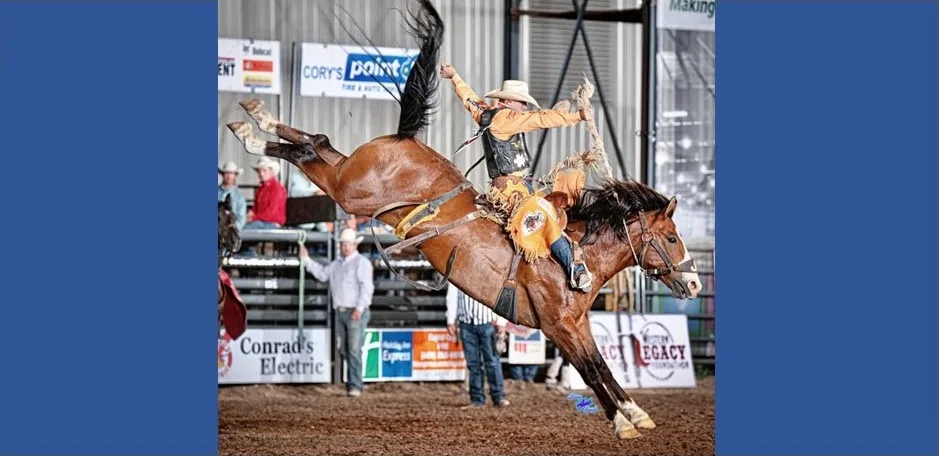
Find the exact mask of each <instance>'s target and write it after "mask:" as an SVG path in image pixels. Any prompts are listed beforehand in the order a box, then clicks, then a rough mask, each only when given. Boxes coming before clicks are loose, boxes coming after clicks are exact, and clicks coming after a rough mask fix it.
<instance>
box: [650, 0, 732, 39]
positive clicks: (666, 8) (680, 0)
mask: <svg viewBox="0 0 939 456" xmlns="http://www.w3.org/2000/svg"><path fill="white" fill-rule="evenodd" d="M655 9H656V16H657V20H656V23H655V25H656V27H658V28H661V29H672V30H696V31H699V32H713V31H714V22H715V15H716V12H717V0H710V1H703V0H659V2H658V3H657V4H656V8H655Z"/></svg>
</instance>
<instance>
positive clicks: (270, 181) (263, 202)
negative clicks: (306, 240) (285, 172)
mask: <svg viewBox="0 0 939 456" xmlns="http://www.w3.org/2000/svg"><path fill="white" fill-rule="evenodd" d="M253 168H254V170H255V171H256V172H257V173H258V181H259V182H260V183H261V185H260V186H258V189H257V190H255V191H254V208H252V210H251V212H250V213H248V223H247V224H245V229H249V230H252V229H253V230H264V229H277V228H280V227H282V226H283V225H284V223H287V189H286V188H284V185H283V184H281V183H280V181H279V180H277V175H278V173H280V163H278V162H277V161H276V160H271V159H270V158H267V157H261V159H260V160H258V161H257V162H256V163H255V164H254V166H253Z"/></svg>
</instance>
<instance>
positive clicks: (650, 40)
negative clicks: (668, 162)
mask: <svg viewBox="0 0 939 456" xmlns="http://www.w3.org/2000/svg"><path fill="white" fill-rule="evenodd" d="M655 33H656V30H655V0H644V1H643V2H642V87H641V89H640V90H641V91H642V94H641V96H642V103H641V105H642V115H641V116H640V123H639V135H640V136H639V149H640V153H641V154H642V161H643V167H642V173H641V180H642V182H644V183H645V184H646V185H648V186H650V187H653V186H654V185H655V182H654V181H655V101H654V98H655V79H654V77H655V49H656V47H655Z"/></svg>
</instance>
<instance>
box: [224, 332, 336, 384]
mask: <svg viewBox="0 0 939 456" xmlns="http://www.w3.org/2000/svg"><path fill="white" fill-rule="evenodd" d="M298 335H299V332H298V330H296V329H248V330H247V331H245V333H244V334H242V335H241V337H239V338H238V340H231V337H229V336H228V335H227V334H224V335H223V336H222V337H219V339H218V383H219V384H254V383H329V381H330V378H331V377H330V362H329V353H330V345H329V333H328V331H327V330H326V329H325V328H308V329H304V330H303V335H304V338H303V340H302V341H301V340H298V339H297V336H298Z"/></svg>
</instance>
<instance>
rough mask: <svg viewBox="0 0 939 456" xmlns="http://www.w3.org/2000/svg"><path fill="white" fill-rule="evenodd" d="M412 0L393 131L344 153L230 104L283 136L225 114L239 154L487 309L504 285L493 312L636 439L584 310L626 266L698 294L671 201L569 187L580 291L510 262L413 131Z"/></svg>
mask: <svg viewBox="0 0 939 456" xmlns="http://www.w3.org/2000/svg"><path fill="white" fill-rule="evenodd" d="M419 1H420V4H421V8H420V9H419V10H418V11H417V12H416V13H415V12H409V15H408V18H407V20H406V25H407V28H408V29H409V32H410V34H411V35H412V36H413V37H414V38H415V39H416V41H417V42H418V45H419V51H420V53H419V55H418V57H417V59H416V61H415V63H414V66H413V67H412V69H411V72H410V74H409V75H408V78H407V81H406V83H405V86H404V89H403V90H402V91H400V97H395V98H396V101H397V102H398V104H399V107H400V117H399V120H398V128H397V131H396V132H395V133H394V134H389V135H385V136H380V137H377V138H375V139H373V140H371V141H369V142H367V143H365V144H363V145H361V146H359V147H358V148H357V149H355V150H354V151H353V152H352V153H351V154H349V155H348V156H347V155H345V154H342V153H340V152H339V151H337V150H336V149H334V148H333V147H332V146H331V145H330V142H329V138H327V137H326V135H323V134H312V133H307V132H304V131H301V130H299V129H297V128H294V127H291V126H288V125H285V124H283V123H281V122H280V121H279V120H277V119H276V118H275V117H274V116H273V115H272V114H271V113H270V112H269V111H268V110H267V109H265V108H264V105H263V104H262V102H261V101H260V100H258V99H249V100H245V101H242V102H240V105H241V106H242V108H244V110H245V112H246V113H247V114H248V115H249V116H250V117H251V118H252V119H253V120H254V123H255V124H256V125H257V126H258V128H259V129H260V130H261V131H263V132H266V133H269V134H273V135H276V136H278V137H279V138H280V139H283V140H285V141H287V142H286V143H284V142H275V141H265V140H262V139H261V138H260V137H258V136H257V135H256V134H255V133H254V130H253V126H252V124H251V123H248V122H232V123H229V124H228V128H229V129H230V130H231V131H232V132H233V133H234V134H235V136H236V137H238V139H239V141H241V142H242V144H243V146H244V147H245V149H246V150H247V152H248V153H251V154H255V155H266V156H269V157H274V158H280V159H284V160H287V161H288V162H290V163H292V164H293V165H294V166H296V167H298V168H300V169H301V170H302V171H303V173H304V174H306V176H308V177H309V178H310V179H311V180H312V181H313V182H314V183H315V184H316V185H317V186H318V187H319V188H320V189H322V190H323V191H324V192H325V193H326V194H327V195H329V196H330V197H331V198H332V199H333V200H335V201H336V203H337V204H339V206H340V207H342V209H343V210H344V211H346V212H348V213H350V214H354V215H362V216H373V218H377V219H378V220H380V221H382V222H384V223H386V224H388V225H390V226H393V227H396V232H398V233H401V234H402V235H403V236H399V237H401V238H402V241H401V242H400V243H398V244H396V245H394V246H392V247H390V248H389V250H388V251H389V252H391V251H393V250H395V249H396V248H397V251H400V250H401V249H403V248H404V247H406V246H416V247H417V248H418V249H419V251H420V252H421V253H422V254H423V256H424V257H425V258H426V259H427V261H429V262H430V264H431V265H432V266H433V267H434V269H436V271H437V272H439V273H441V274H442V275H443V279H444V280H445V281H449V282H450V283H452V284H453V285H455V286H457V287H458V288H459V289H461V290H463V291H464V292H465V293H466V294H467V295H469V296H471V297H472V298H474V299H476V300H478V301H479V302H481V303H483V304H485V305H486V306H488V307H490V308H492V309H494V310H495V311H496V312H497V313H500V309H499V308H498V307H499V306H498V305H497V303H498V302H499V301H500V297H502V298H504V297H505V294H506V290H509V291H511V293H513V300H514V303H513V304H514V306H513V307H514V308H513V309H512V312H505V309H501V314H502V316H503V317H506V318H508V319H510V320H511V321H513V322H515V323H518V324H521V325H524V326H527V327H530V328H540V329H541V330H542V331H543V332H544V334H545V335H546V336H547V337H549V338H551V340H552V341H554V343H555V344H556V345H557V346H558V348H559V349H560V350H561V352H562V353H563V355H564V357H565V358H566V359H568V360H569V361H570V363H571V364H573V365H574V367H575V368H576V369H577V371H578V372H579V373H580V375H581V376H582V377H583V378H584V380H585V382H586V383H587V384H588V385H589V386H590V388H591V389H592V390H593V391H594V393H595V394H596V397H597V400H598V402H599V403H600V404H601V406H602V407H603V410H604V411H605V413H606V417H607V419H609V420H610V421H612V423H613V425H614V428H615V431H614V432H615V435H616V436H618V437H619V438H622V439H631V438H636V437H640V435H641V434H640V432H639V430H638V429H653V428H654V427H655V422H654V421H653V420H652V418H650V416H649V414H648V413H646V411H644V410H643V409H642V408H640V407H639V406H638V405H637V404H636V402H635V401H634V400H633V399H632V398H630V396H629V395H628V394H627V393H626V391H624V390H623V388H622V387H621V386H620V385H619V384H618V383H617V382H616V380H615V379H614V377H613V374H612V373H611V372H610V369H609V366H607V364H606V363H605V362H604V360H603V357H602V356H601V355H600V351H599V350H598V349H597V346H596V344H595V342H594V338H593V335H592V334H591V331H590V323H589V320H588V315H587V312H588V310H589V308H590V306H591V303H593V302H594V299H595V298H596V296H597V293H598V292H599V290H600V288H601V286H602V285H603V284H604V283H606V282H607V281H608V280H609V279H610V278H611V277H613V276H614V275H616V274H617V273H618V272H619V271H622V270H623V269H625V268H627V267H630V266H639V267H640V268H642V269H643V270H645V272H646V274H648V275H649V276H651V277H653V278H655V279H658V280H660V281H662V282H663V283H664V284H665V285H667V286H668V287H669V288H670V289H671V290H672V293H673V295H674V296H676V297H678V298H681V299H688V298H694V297H695V296H696V295H697V293H698V291H700V281H699V279H698V275H697V273H696V272H695V271H696V269H695V267H694V262H693V261H692V260H691V257H690V255H689V253H688V251H687V249H686V248H685V245H684V243H683V242H682V239H681V236H679V234H678V230H677V229H676V227H675V223H674V222H673V221H672V215H673V214H674V213H675V209H676V206H677V204H678V203H677V201H676V199H675V198H671V199H669V198H667V197H665V196H663V195H662V194H660V193H658V192H656V191H655V190H653V189H652V188H650V187H648V186H646V185H644V184H642V183H640V182H637V181H635V180H631V179H629V180H614V179H605V180H603V181H602V182H601V183H599V184H597V185H595V186H591V187H585V188H583V189H582V191H581V192H579V195H578V197H577V199H576V200H575V201H574V202H573V204H571V205H570V206H569V207H567V208H566V214H567V224H566V227H565V228H564V229H565V232H566V233H567V234H568V235H569V236H570V237H571V239H573V240H575V241H578V242H579V243H580V245H581V246H582V247H583V249H584V256H585V261H586V262H587V264H588V266H589V268H590V270H591V271H594V277H593V287H592V290H593V291H591V292H588V293H581V292H575V291H573V290H571V289H570V288H568V287H567V285H566V277H565V272H564V271H563V270H562V268H561V265H560V264H558V263H557V262H556V261H554V260H553V259H551V258H545V259H539V260H536V261H533V262H522V263H521V264H519V262H518V255H517V252H515V251H514V250H513V246H512V244H511V243H510V240H509V237H508V236H507V234H506V231H505V229H504V228H503V226H502V225H500V224H499V223H495V222H494V221H492V220H491V217H489V216H488V215H490V214H489V212H490V211H491V207H486V206H485V205H484V204H482V203H481V198H480V197H481V196H482V195H481V194H480V193H479V192H477V191H476V190H475V189H474V188H473V185H472V184H471V183H469V182H468V181H467V180H466V178H465V176H464V175H463V173H462V172H461V171H460V170H459V169H458V168H457V167H456V166H454V164H453V163H452V162H451V161H450V160H448V159H447V158H446V157H445V156H444V155H441V154H439V153H438V152H437V151H435V150H433V149H432V148H430V147H429V146H427V145H426V144H424V143H423V142H422V141H420V140H419V139H418V138H417V134H418V133H419V132H420V131H421V130H422V129H423V128H424V127H426V126H428V125H429V123H430V121H429V117H430V115H431V113H432V112H433V109H434V108H435V105H436V102H435V101H434V100H435V96H436V93H437V88H438V87H437V85H438V80H437V60H438V54H439V50H440V46H441V44H442V39H443V32H444V25H443V21H442V20H441V18H440V16H439V14H438V13H437V11H436V10H435V9H434V7H433V5H432V4H431V2H430V1H428V0H419ZM402 221H404V223H403V224H402ZM403 225H406V226H405V228H406V229H402V226H403ZM380 251H381V252H382V256H383V258H386V259H387V257H386V256H385V251H384V250H380ZM441 282H443V281H441ZM419 286H426V285H419Z"/></svg>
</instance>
